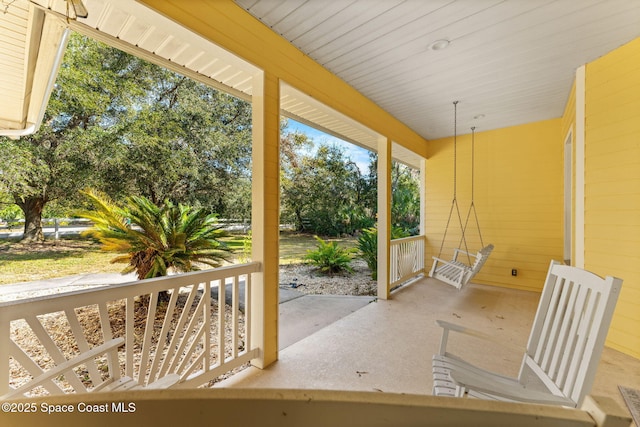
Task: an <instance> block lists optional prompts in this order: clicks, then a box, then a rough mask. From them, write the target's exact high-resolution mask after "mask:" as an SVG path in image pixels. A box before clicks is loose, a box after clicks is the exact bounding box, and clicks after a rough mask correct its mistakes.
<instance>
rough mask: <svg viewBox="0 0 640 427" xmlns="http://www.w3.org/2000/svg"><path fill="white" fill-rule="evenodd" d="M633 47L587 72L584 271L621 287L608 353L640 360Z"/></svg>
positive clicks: (637, 90)
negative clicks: (619, 281) (610, 277)
mask: <svg viewBox="0 0 640 427" xmlns="http://www.w3.org/2000/svg"><path fill="white" fill-rule="evenodd" d="M639 76H640V39H636V40H634V41H632V42H631V43H629V44H627V45H625V46H622V47H621V48H619V49H616V50H615V51H613V52H611V53H609V54H608V55H606V56H604V57H602V58H600V59H598V60H596V61H594V62H593V63H590V64H587V69H586V87H585V92H586V93H585V99H586V101H585V102H586V124H585V268H586V269H588V270H591V271H594V272H596V273H598V274H601V275H606V274H608V275H613V276H618V277H620V278H622V279H624V284H623V289H622V293H621V295H620V299H619V301H618V306H617V309H616V313H615V316H614V319H613V323H612V325H611V330H610V332H609V336H608V345H609V346H611V347H613V348H616V349H618V350H621V351H623V352H625V353H627V354H631V355H633V356H635V357H640V77H639Z"/></svg>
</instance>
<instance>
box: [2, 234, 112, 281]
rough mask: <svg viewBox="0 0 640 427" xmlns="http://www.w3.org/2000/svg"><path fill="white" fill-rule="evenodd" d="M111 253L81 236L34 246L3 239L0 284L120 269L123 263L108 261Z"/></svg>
mask: <svg viewBox="0 0 640 427" xmlns="http://www.w3.org/2000/svg"><path fill="white" fill-rule="evenodd" d="M114 256H115V254H113V253H108V252H102V251H100V248H99V246H98V245H97V244H95V243H94V242H92V241H88V240H84V239H61V240H59V241H57V242H54V241H48V242H45V243H44V244H38V245H34V246H26V245H23V244H21V243H19V242H15V241H8V240H2V241H0V285H6V284H8V283H18V282H30V281H33V280H42V279H51V278H55V277H64V276H71V275H74V274H82V273H105V272H113V273H116V272H120V271H121V270H122V268H123V267H124V266H123V265H122V264H120V265H119V264H111V263H110V262H109V261H110V260H111V259H112V258H114Z"/></svg>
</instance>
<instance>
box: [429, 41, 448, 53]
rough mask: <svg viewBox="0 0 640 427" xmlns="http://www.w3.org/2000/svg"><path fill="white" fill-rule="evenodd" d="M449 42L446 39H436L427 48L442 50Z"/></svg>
mask: <svg viewBox="0 0 640 427" xmlns="http://www.w3.org/2000/svg"><path fill="white" fill-rule="evenodd" d="M450 43H451V42H450V41H449V40H447V39H440V40H436V41H434V42H433V43H431V44H430V45H429V49H431V50H442V49H446V48H447V47H448V46H449V44H450Z"/></svg>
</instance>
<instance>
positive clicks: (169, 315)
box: [149, 285, 195, 382]
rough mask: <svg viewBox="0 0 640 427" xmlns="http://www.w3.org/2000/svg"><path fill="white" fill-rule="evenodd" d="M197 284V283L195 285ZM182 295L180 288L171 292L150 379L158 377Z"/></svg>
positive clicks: (153, 379)
mask: <svg viewBox="0 0 640 427" xmlns="http://www.w3.org/2000/svg"><path fill="white" fill-rule="evenodd" d="M194 286H195V285H194ZM179 296H180V288H174V289H173V292H172V293H171V298H170V299H169V304H168V305H167V309H166V311H165V313H164V321H163V322H162V329H161V330H160V335H159V336H158V341H157V342H156V350H155V352H154V356H153V362H152V363H151V371H150V372H149V381H151V382H152V381H155V380H156V379H157V374H158V368H159V367H160V362H161V360H162V359H163V358H164V357H163V354H164V349H165V345H166V344H167V341H169V339H168V338H167V335H168V334H169V333H170V332H171V323H172V321H173V311H174V309H175V307H176V303H177V302H178V297H179ZM174 334H175V331H174ZM170 351H171V349H170V348H169V349H168V351H167V355H166V356H165V357H169V356H170V354H169V353H170Z"/></svg>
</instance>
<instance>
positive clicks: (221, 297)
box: [218, 279, 227, 364]
mask: <svg viewBox="0 0 640 427" xmlns="http://www.w3.org/2000/svg"><path fill="white" fill-rule="evenodd" d="M218 286H219V287H220V289H219V290H218V362H219V363H220V364H223V363H224V359H225V357H224V353H225V348H224V342H225V329H226V324H225V318H224V315H225V298H226V295H225V292H226V287H227V283H226V280H225V279H220V281H219V285H218Z"/></svg>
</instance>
